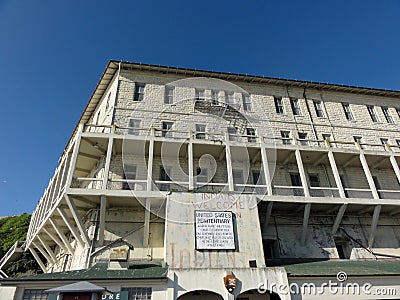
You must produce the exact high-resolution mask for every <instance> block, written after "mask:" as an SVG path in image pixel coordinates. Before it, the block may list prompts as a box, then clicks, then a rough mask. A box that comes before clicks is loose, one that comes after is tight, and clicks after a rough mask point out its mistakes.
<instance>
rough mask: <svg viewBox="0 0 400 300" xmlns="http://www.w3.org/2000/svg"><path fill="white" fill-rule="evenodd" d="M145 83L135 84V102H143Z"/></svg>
mask: <svg viewBox="0 0 400 300" xmlns="http://www.w3.org/2000/svg"><path fill="white" fill-rule="evenodd" d="M144 87H145V84H144V83H136V84H135V93H134V95H133V101H142V100H143V98H144Z"/></svg>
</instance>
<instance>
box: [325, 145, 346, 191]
mask: <svg viewBox="0 0 400 300" xmlns="http://www.w3.org/2000/svg"><path fill="white" fill-rule="evenodd" d="M328 159H329V163H330V165H331V169H332V173H333V177H334V178H335V183H336V187H337V188H338V191H339V196H340V198H346V194H345V192H344V188H343V184H342V181H341V180H340V175H339V171H338V168H337V165H336V161H335V156H334V155H333V152H332V150H329V151H328Z"/></svg>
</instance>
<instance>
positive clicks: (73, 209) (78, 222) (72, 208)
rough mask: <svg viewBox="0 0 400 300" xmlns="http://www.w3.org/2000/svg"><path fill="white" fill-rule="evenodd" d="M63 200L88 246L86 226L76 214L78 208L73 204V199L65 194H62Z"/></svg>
mask: <svg viewBox="0 0 400 300" xmlns="http://www.w3.org/2000/svg"><path fill="white" fill-rule="evenodd" d="M64 197H65V200H66V201H67V204H68V207H69V210H70V211H71V214H72V217H73V218H74V220H75V223H76V225H77V227H78V229H79V231H80V232H81V236H82V237H83V240H84V241H85V243H86V245H87V246H88V247H89V246H90V240H89V237H88V235H87V233H86V228H85V225H84V224H83V223H82V220H81V217H80V216H79V214H78V209H77V208H76V206H75V203H74V201H72V200H71V199H70V198H69V196H68V195H67V194H65V195H64Z"/></svg>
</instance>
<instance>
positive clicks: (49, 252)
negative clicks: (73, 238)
mask: <svg viewBox="0 0 400 300" xmlns="http://www.w3.org/2000/svg"><path fill="white" fill-rule="evenodd" d="M36 238H37V239H38V240H39V242H40V243H41V244H42V245H43V247H44V249H46V251H47V253H48V254H49V255H50V257H51V261H52V262H53V264H54V263H55V262H56V261H57V258H56V255H55V254H54V252H53V250H51V248H50V246H49V245H48V244H47V243H46V241H45V240H43V239H42V238H41V237H40V235H37V236H36Z"/></svg>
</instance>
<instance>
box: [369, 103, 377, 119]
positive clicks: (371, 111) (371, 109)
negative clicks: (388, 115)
mask: <svg viewBox="0 0 400 300" xmlns="http://www.w3.org/2000/svg"><path fill="white" fill-rule="evenodd" d="M367 109H368V112H369V115H370V117H371V120H372V122H378V116H377V115H376V112H375V108H374V106H372V105H367Z"/></svg>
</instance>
